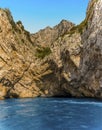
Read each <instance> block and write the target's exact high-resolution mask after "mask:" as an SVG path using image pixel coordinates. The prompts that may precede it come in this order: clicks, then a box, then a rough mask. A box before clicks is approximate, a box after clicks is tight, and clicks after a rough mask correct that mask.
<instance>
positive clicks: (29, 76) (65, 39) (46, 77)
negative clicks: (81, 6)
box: [0, 0, 102, 99]
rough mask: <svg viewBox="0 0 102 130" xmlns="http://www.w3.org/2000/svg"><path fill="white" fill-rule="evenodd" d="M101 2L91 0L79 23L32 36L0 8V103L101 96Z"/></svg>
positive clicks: (57, 26)
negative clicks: (83, 17)
mask: <svg viewBox="0 0 102 130" xmlns="http://www.w3.org/2000/svg"><path fill="white" fill-rule="evenodd" d="M101 61H102V0H91V1H90V2H89V6H88V9H87V15H86V18H85V20H84V21H83V22H82V23H81V24H80V25H77V26H75V25H74V24H73V23H71V22H69V21H66V20H62V21H61V22H60V23H59V24H58V25H56V26H55V27H53V28H50V27H47V28H45V29H43V30H40V31H39V32H38V33H36V34H30V33H29V32H27V31H26V30H25V29H24V27H23V25H22V23H21V22H20V21H18V22H17V23H15V22H14V20H13V18H12V16H11V13H10V11H9V10H7V9H0V99H5V98H21V97H22V98H23V97H37V96H43V97H50V96H73V97H102V62H101Z"/></svg>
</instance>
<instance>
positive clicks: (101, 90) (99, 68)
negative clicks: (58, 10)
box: [80, 0, 102, 97]
mask: <svg viewBox="0 0 102 130" xmlns="http://www.w3.org/2000/svg"><path fill="white" fill-rule="evenodd" d="M86 19H87V25H86V27H85V28H86V29H85V31H84V33H83V35H82V42H83V53H82V58H81V67H80V71H81V78H82V87H83V88H86V89H87V90H89V91H90V92H91V93H92V94H91V95H92V96H93V97H102V0H91V1H90V3H89V6H88V10H87V16H86Z"/></svg>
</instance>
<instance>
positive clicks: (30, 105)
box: [0, 98, 102, 130]
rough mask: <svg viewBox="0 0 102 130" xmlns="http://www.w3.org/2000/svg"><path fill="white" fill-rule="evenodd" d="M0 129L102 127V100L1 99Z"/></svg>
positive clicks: (95, 129)
mask: <svg viewBox="0 0 102 130" xmlns="http://www.w3.org/2000/svg"><path fill="white" fill-rule="evenodd" d="M0 130H102V102H101V101H97V100H92V99H68V98H36V99H9V100H4V101H0Z"/></svg>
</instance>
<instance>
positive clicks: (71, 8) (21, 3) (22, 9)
mask: <svg viewBox="0 0 102 130" xmlns="http://www.w3.org/2000/svg"><path fill="white" fill-rule="evenodd" d="M88 2H89V0H0V8H8V9H10V11H11V13H12V15H13V18H14V20H15V22H17V21H19V20H20V21H22V23H23V25H24V27H25V29H26V30H28V31H30V32H31V33H35V32H37V31H39V30H40V29H43V28H45V27H46V26H50V27H53V26H55V25H57V24H58V23H59V22H60V21H61V20H62V19H65V20H68V21H71V22H73V23H75V24H79V23H80V22H81V21H83V20H84V18H85V15H86V9H87V5H88Z"/></svg>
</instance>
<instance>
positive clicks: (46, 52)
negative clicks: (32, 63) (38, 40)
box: [35, 47, 51, 59]
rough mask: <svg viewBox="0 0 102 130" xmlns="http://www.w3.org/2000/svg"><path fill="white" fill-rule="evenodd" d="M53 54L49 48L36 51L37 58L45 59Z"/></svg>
mask: <svg viewBox="0 0 102 130" xmlns="http://www.w3.org/2000/svg"><path fill="white" fill-rule="evenodd" d="M50 54H51V49H50V48H49V47H40V48H37V49H36V55H35V56H36V57H37V58H40V59H43V58H44V57H45V56H48V55H50Z"/></svg>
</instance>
